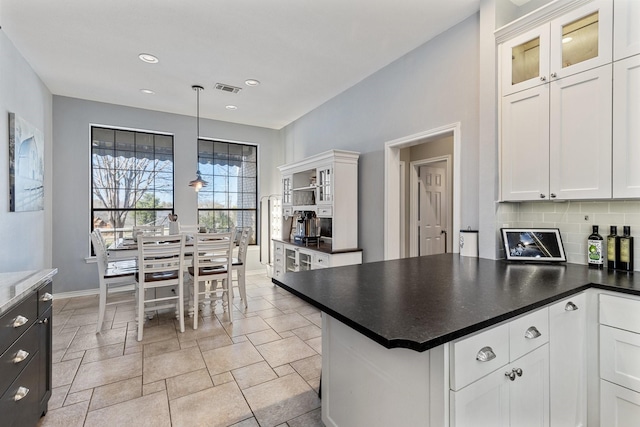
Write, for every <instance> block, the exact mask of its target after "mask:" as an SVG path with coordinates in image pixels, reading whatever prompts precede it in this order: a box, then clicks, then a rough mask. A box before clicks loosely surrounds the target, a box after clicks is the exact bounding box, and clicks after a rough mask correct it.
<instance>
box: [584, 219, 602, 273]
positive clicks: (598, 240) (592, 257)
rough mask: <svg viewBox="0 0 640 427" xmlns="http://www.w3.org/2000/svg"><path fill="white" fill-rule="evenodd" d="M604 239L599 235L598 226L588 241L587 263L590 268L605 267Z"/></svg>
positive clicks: (594, 228) (595, 226) (594, 227)
mask: <svg viewBox="0 0 640 427" xmlns="http://www.w3.org/2000/svg"><path fill="white" fill-rule="evenodd" d="M602 243H603V239H602V236H601V235H600V234H598V226H597V225H594V226H593V232H592V233H591V235H590V236H589V238H588V239H587V261H588V263H589V268H602V267H603V265H604V259H603V253H602Z"/></svg>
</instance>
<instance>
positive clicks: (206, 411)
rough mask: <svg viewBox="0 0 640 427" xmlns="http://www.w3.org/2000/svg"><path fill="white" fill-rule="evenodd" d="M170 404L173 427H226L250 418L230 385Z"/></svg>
mask: <svg viewBox="0 0 640 427" xmlns="http://www.w3.org/2000/svg"><path fill="white" fill-rule="evenodd" d="M213 402H225V404H224V405H215V404H212V403H213ZM170 405H171V423H172V426H173V427H183V426H184V427H193V426H212V427H213V426H228V425H232V424H234V423H238V422H240V421H243V420H245V419H248V418H251V417H252V416H253V414H252V413H251V409H250V408H249V405H247V402H246V401H245V399H244V397H243V395H242V393H241V392H240V389H239V388H238V386H237V385H236V384H235V383H234V382H230V383H226V384H223V385H220V386H217V387H213V388H209V389H206V390H203V391H199V392H197V393H193V394H189V395H187V396H183V397H181V398H178V399H175V400H171V401H170Z"/></svg>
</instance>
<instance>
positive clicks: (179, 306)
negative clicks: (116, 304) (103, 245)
mask: <svg viewBox="0 0 640 427" xmlns="http://www.w3.org/2000/svg"><path fill="white" fill-rule="evenodd" d="M184 241H185V237H184V235H183V234H176V235H167V236H145V235H139V236H138V274H137V275H136V279H137V282H138V286H137V287H136V296H137V321H138V341H141V340H142V334H143V329H144V321H145V312H146V311H157V310H163V309H167V308H175V309H176V312H177V314H178V321H179V322H180V332H184V294H183V286H184V278H183V277H184V276H183V274H182V273H183V270H184V247H185V244H184ZM161 288H168V293H167V294H165V293H162V294H161V295H158V293H157V291H158V290H159V289H161Z"/></svg>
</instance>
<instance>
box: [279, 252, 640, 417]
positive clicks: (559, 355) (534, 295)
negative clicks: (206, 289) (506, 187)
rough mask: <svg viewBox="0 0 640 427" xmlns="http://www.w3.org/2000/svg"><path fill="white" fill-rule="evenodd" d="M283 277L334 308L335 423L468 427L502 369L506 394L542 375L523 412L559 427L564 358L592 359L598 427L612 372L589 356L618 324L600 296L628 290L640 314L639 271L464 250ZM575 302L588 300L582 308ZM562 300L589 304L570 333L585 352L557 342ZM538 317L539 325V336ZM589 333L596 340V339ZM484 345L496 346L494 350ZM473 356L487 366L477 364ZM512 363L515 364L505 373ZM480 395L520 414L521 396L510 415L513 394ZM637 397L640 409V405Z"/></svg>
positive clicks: (327, 409)
mask: <svg viewBox="0 0 640 427" xmlns="http://www.w3.org/2000/svg"><path fill="white" fill-rule="evenodd" d="M273 282H274V283H275V284H276V285H278V286H281V287H282V288H284V289H286V290H288V291H290V292H292V293H293V294H295V295H297V296H299V297H300V298H302V299H304V300H305V301H307V302H309V303H310V304H312V305H314V306H315V307H317V308H319V309H320V310H321V311H322V312H323V313H324V315H323V324H322V326H323V328H322V350H323V351H322V354H323V366H322V369H323V371H322V372H323V376H322V394H323V396H322V398H323V400H322V406H323V408H322V414H323V415H322V416H323V421H324V423H325V424H326V425H327V426H346V425H348V426H350V427H351V426H358V425H425V426H429V425H434V426H435V425H452V426H453V425H465V420H467V419H468V418H465V414H466V412H469V411H468V410H469V408H470V407H473V405H474V402H473V401H469V400H468V393H467V392H468V391H469V390H472V389H473V388H474V387H477V386H478V384H482V383H483V381H484V380H485V379H487V378H489V379H490V377H491V372H493V371H496V372H497V374H498V375H499V377H498V379H499V381H500V383H499V385H496V386H495V389H496V390H497V395H496V396H497V397H496V399H502V398H503V397H504V398H506V399H509V395H510V391H509V389H508V387H509V386H510V385H511V386H512V387H513V386H515V385H517V384H518V383H519V382H520V383H522V384H526V383H525V382H524V381H525V379H526V380H528V381H534V383H533V384H531V385H530V387H529V386H528V387H527V388H528V389H531V390H538V391H540V393H539V394H538V395H536V396H534V398H533V400H530V401H529V402H528V403H527V405H525V406H528V407H527V408H525V409H524V410H523V411H522V412H521V415H522V414H524V416H530V414H529V413H527V412H526V411H528V410H538V415H539V416H540V417H541V418H540V422H541V423H540V425H544V424H546V425H548V421H549V412H551V417H552V418H553V417H554V416H555V414H554V407H553V404H551V406H552V407H551V410H550V409H549V405H550V403H549V402H550V401H552V402H553V401H554V400H557V399H550V398H549V389H550V388H551V390H553V389H554V388H553V387H550V386H549V378H550V375H549V369H550V368H551V371H552V372H553V371H554V366H555V365H557V364H558V363H559V364H563V363H565V364H567V363H568V364H569V365H571V364H573V365H574V366H581V371H580V372H578V373H577V374H576V375H577V377H576V378H577V379H576V381H575V382H576V383H580V384H575V389H576V390H582V391H576V393H575V394H576V399H578V402H573V403H574V405H575V406H576V407H577V412H581V413H583V415H582V417H583V418H585V419H584V422H585V424H584V425H586V421H587V420H586V418H587V412H588V417H589V420H590V421H591V420H592V418H593V419H594V421H593V422H589V425H597V424H598V422H597V421H596V420H598V419H599V418H600V416H604V415H606V414H599V413H598V409H597V408H598V406H599V405H597V400H598V399H602V398H604V396H600V394H599V391H598V388H599V384H600V382H601V381H604V379H601V378H599V377H598V375H599V374H598V364H599V360H597V359H598V357H597V356H595V358H594V357H593V356H589V359H588V360H587V356H586V354H587V353H589V354H591V351H592V350H594V348H593V346H595V350H594V351H595V354H596V355H597V354H598V347H597V346H598V343H597V340H598V327H599V325H598V319H599V318H600V322H601V323H602V322H604V321H606V319H605V320H603V319H604V318H605V317H606V316H603V314H602V310H605V309H607V308H606V307H607V306H605V305H603V302H602V301H599V299H600V300H602V298H601V297H602V295H613V296H616V297H618V296H620V297H624V298H617V299H616V301H617V300H622V301H623V303H626V302H630V303H631V304H636V305H633V307H634V308H633V310H635V309H636V308H638V307H640V299H639V298H638V297H640V276H637V275H635V276H634V275H627V274H621V273H615V272H608V271H607V270H590V269H588V268H587V267H586V266H583V265H576V264H557V265H544V264H510V263H507V262H505V261H493V260H485V259H477V258H467V257H460V256H458V255H457V254H443V255H434V256H429V257H418V258H407V259H400V260H393V261H384V262H376V263H369V264H363V265H352V266H344V267H339V268H333V269H326V270H320V271H307V272H300V273H295V274H291V273H287V274H284V275H283V276H282V277H280V278H274V279H273ZM601 294H602V295H601ZM575 298H581V300H580V301H581V302H577V303H576V304H574V302H572V301H574V300H575ZM575 301H577V300H575ZM599 303H600V305H598V304H599ZM607 304H609V303H607ZM556 306H558V307H561V308H562V310H561V311H562V313H563V315H564V313H568V314H571V313H572V310H577V311H575V313H580V315H581V316H584V317H583V319H584V322H583V324H582V325H581V326H580V327H579V329H578V330H570V331H569V333H568V337H569V338H568V339H572V337H578V338H580V340H579V342H580V343H581V344H580V345H582V346H583V348H578V349H576V350H577V354H578V355H577V358H576V359H574V358H572V356H571V353H570V351H569V352H567V351H566V350H564V349H563V343H562V342H560V343H554V335H555V336H560V333H559V332H556V331H559V330H560V328H559V327H558V328H556V326H555V323H554V320H553V319H554V317H553V313H554V311H553V310H554V308H555V307H556ZM574 307H575V308H574ZM599 309H600V310H601V313H600V316H598V310H599ZM565 310H566V311H565ZM580 310H582V311H580ZM613 311H616V310H613ZM639 316H640V315H639ZM628 321H629V322H631V323H633V324H632V325H629V327H628V328H627V329H628V330H633V331H636V332H638V331H637V330H638V329H640V325H638V324H637V323H638V320H637V319H636V318H635V317H633V318H629V319H628ZM520 323H521V324H522V325H523V326H524V327H525V329H526V333H525V334H523V335H526V336H529V335H528V334H529V333H533V334H534V335H533V339H527V340H525V341H526V342H523V343H522V345H520V344H519V343H518V342H517V340H519V339H520V335H519V334H518V335H517V336H514V335H511V336H510V332H511V331H513V330H516V329H517V328H518V327H520V326H521V325H520ZM612 323H613V325H612V326H616V325H615V322H614V321H612ZM532 325H536V326H537V329H536V328H533V329H536V330H535V331H533V332H532V331H531V329H532V328H531V326H532ZM600 327H602V325H600ZM538 330H539V331H540V332H541V333H540V332H538ZM549 336H551V338H549ZM537 337H541V338H537ZM588 337H595V344H594V339H591V338H590V339H587V338H588ZM484 341H486V342H488V343H491V344H490V345H488V344H487V345H486V346H485V343H484ZM469 346H470V347H469ZM519 346H520V347H522V346H524V347H523V348H520V347H519ZM467 347H469V350H471V351H472V352H471V353H470V354H471V362H467V361H466V360H464V359H465V355H464V352H465V351H466V350H467ZM476 347H477V348H476ZM573 347H575V346H573ZM637 348H639V349H640V346H638V347H637ZM558 349H562V351H560V352H558V351H557V350H558ZM581 354H582V355H581ZM541 355H542V356H541ZM549 355H550V356H551V359H552V360H551V361H549ZM534 356H535V357H537V359H535V361H534V362H531V363H530V365H531V370H527V369H523V370H524V374H522V370H520V365H519V363H520V362H522V363H529V362H528V361H529V359H531V357H534ZM540 357H542V359H540ZM581 357H584V360H582V361H581ZM501 358H502V360H501ZM555 359H558V360H555ZM567 359H569V360H567ZM538 360H543V361H542V362H538ZM467 363H471V364H472V365H473V364H477V365H478V366H475V365H473V366H470V367H467V366H465V364H467ZM512 367H513V368H512ZM501 368H502V369H501ZM505 368H509V369H507V371H508V372H506V373H503V371H504V370H505ZM511 368H512V369H511ZM519 370H520V371H519ZM587 370H588V372H587ZM476 371H478V372H476ZM518 371H519V372H520V374H516V372H518ZM563 371H564V368H563ZM511 372H513V374H512V376H513V379H512V378H510V376H511ZM505 375H506V376H505ZM600 375H602V374H600ZM480 378H482V379H480ZM552 381H553V379H552ZM565 382H566V381H565ZM569 382H571V381H569ZM604 382H606V381H604ZM587 383H588V388H589V390H588V398H589V400H588V403H589V404H588V405H587ZM487 387H488V388H487V390H489V391H490V390H493V389H492V388H491V387H490V386H487ZM505 387H507V388H505ZM570 390H571V388H570ZM465 393H467V394H465ZM512 394H513V393H512ZM515 394H517V393H515ZM566 394H567V395H569V396H571V394H572V393H566ZM473 395H474V396H477V395H483V392H481V391H480V392H478V391H475V392H473ZM485 395H487V393H485ZM505 396H506V397H505ZM639 396H640V395H639ZM634 397H635V396H634ZM512 399H513V397H512ZM559 399H560V400H562V398H561V397H559ZM476 400H477V401H476V403H477V405H476V406H475V409H478V407H485V406H486V407H489V409H492V408H493V407H496V408H497V409H496V410H497V415H496V416H497V417H498V418H497V423H496V424H491V425H517V423H516V421H515V420H516V419H517V418H514V417H517V415H518V411H514V410H513V408H514V406H515V405H516V403H517V402H511V403H510V405H511V411H510V410H509V403H508V402H507V404H506V409H505V408H504V406H505V405H504V401H500V404H496V401H495V400H494V399H493V398H490V399H489V400H488V401H482V399H481V398H478V399H476ZM562 404H563V405H566V403H565V402H563V403H562ZM469 405H471V406H469ZM637 405H638V408H640V401H638V403H637ZM612 406H613V405H612ZM594 408H595V409H594ZM489 409H487V410H489ZM505 410H506V413H505V412H504V411H505ZM639 410H640V409H639ZM465 411H466V412H465ZM470 412H471V413H473V410H471V411H470ZM560 412H564V411H560ZM639 413H640V412H639ZM538 415H536V416H538ZM562 415H563V414H562V413H558V416H559V417H560V416H562ZM492 420H493V419H492ZM505 420H506V421H505ZM545 420H546V422H545ZM529 421H531V420H530V419H529ZM385 423H386V424H385ZM475 425H485V424H483V423H482V422H480V421H479V423H476V424H475ZM486 425H490V424H489V423H487V424H486ZM533 425H538V422H537V421H536V422H533ZM603 425H604V424H603Z"/></svg>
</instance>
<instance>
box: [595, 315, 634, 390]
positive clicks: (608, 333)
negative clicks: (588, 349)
mask: <svg viewBox="0 0 640 427" xmlns="http://www.w3.org/2000/svg"><path fill="white" fill-rule="evenodd" d="M600 378H602V379H604V380H608V381H611V382H614V383H616V384H619V385H621V386H623V387H626V388H629V389H631V390H634V391H636V392H640V334H634V333H633V332H629V331H623V330H622V329H617V328H611V327H609V326H604V325H600Z"/></svg>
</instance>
